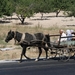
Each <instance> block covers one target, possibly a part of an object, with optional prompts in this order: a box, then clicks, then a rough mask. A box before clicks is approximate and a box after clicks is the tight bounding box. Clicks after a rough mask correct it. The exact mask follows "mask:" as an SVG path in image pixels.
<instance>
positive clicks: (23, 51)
mask: <svg viewBox="0 0 75 75" xmlns="http://www.w3.org/2000/svg"><path fill="white" fill-rule="evenodd" d="M25 54H26V47H23V49H22V53H21V57H20V62H22V57H23V55H24V56H25V57H26V58H27V59H30V58H28V57H27V56H26V55H25Z"/></svg>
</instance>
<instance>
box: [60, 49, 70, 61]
mask: <svg viewBox="0 0 75 75" xmlns="http://www.w3.org/2000/svg"><path fill="white" fill-rule="evenodd" d="M70 56H71V55H70V50H69V49H60V53H59V59H60V60H61V61H69V59H70Z"/></svg>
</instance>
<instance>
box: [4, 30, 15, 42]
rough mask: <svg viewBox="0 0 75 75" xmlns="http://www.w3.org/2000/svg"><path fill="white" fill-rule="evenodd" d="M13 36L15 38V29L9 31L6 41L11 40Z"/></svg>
mask: <svg viewBox="0 0 75 75" xmlns="http://www.w3.org/2000/svg"><path fill="white" fill-rule="evenodd" d="M12 38H14V31H11V30H10V31H9V32H8V34H7V37H6V39H5V42H9V41H10V40H11V39H12Z"/></svg>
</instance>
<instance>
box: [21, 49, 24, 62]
mask: <svg viewBox="0 0 75 75" xmlns="http://www.w3.org/2000/svg"><path fill="white" fill-rule="evenodd" d="M23 50H24V48H23V49H22V53H21V57H20V62H22V56H23Z"/></svg>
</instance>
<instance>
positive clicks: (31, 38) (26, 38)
mask: <svg viewBox="0 0 75 75" xmlns="http://www.w3.org/2000/svg"><path fill="white" fill-rule="evenodd" d="M13 38H14V40H15V42H16V41H17V42H18V44H19V45H20V46H21V47H22V48H23V49H22V53H21V57H20V62H21V61H22V56H23V55H24V56H25V57H26V58H27V59H30V58H29V57H27V56H26V48H27V47H30V46H36V47H38V50H39V55H38V57H37V59H36V61H38V60H39V57H40V56H41V53H42V48H43V49H44V50H45V52H46V59H47V58H48V53H47V52H48V49H49V48H48V47H50V39H49V35H44V34H43V33H35V34H30V33H24V34H23V33H20V32H18V31H11V30H10V31H9V32H8V34H7V37H6V39H5V42H9V41H10V40H12V39H13Z"/></svg>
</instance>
